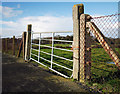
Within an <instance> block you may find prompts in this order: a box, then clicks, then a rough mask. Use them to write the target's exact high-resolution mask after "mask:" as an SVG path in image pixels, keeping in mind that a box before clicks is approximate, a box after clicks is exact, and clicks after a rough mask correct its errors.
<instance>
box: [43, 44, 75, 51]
mask: <svg viewBox="0 0 120 94" xmlns="http://www.w3.org/2000/svg"><path fill="white" fill-rule="evenodd" d="M41 46H43V47H47V48H52V47H51V46H47V45H41ZM53 48H54V49H58V50H63V51H69V52H73V50H68V49H62V48H56V47H53Z"/></svg>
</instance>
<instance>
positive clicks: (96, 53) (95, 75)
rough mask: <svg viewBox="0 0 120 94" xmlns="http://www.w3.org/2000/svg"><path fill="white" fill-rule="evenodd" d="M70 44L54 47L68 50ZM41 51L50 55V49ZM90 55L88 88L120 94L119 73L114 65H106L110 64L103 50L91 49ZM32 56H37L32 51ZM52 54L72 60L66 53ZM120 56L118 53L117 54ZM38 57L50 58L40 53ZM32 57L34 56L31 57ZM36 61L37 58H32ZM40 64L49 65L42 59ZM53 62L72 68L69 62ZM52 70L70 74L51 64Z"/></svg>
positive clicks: (55, 52) (43, 48) (71, 55)
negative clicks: (119, 93) (118, 93)
mask: <svg viewBox="0 0 120 94" xmlns="http://www.w3.org/2000/svg"><path fill="white" fill-rule="evenodd" d="M47 45H48V46H51V45H50V44H47ZM69 45H70V44H55V45H54V46H55V47H56V46H58V47H63V48H64V49H70V48H66V47H68V46H69ZM119 50H120V49H118V48H116V51H118V52H119ZM41 51H44V52H47V53H51V49H48V48H45V47H41ZM91 52H92V54H91V61H92V64H91V78H92V79H91V81H87V82H86V84H87V85H88V86H95V87H96V88H98V89H101V90H102V91H103V92H120V90H119V88H120V76H119V75H120V71H119V70H118V68H117V67H116V66H115V65H114V64H108V63H107V62H112V60H111V58H110V57H109V55H108V54H107V53H106V52H105V50H104V49H103V48H93V49H92V51H91ZM32 53H34V54H38V52H36V51H32ZM54 54H55V55H58V56H61V57H65V58H68V59H71V60H72V59H73V53H72V52H67V51H61V50H56V49H54ZM119 54H120V52H119ZM40 56H42V57H44V58H46V59H48V60H51V56H49V55H46V54H43V53H41V54H40ZM33 57H34V56H33ZM34 58H36V59H37V57H34ZM40 62H42V63H44V64H45V65H47V66H49V67H50V63H49V62H46V61H44V60H42V59H40ZM53 62H55V63H57V64H60V65H63V66H66V67H68V68H71V69H72V67H73V63H72V62H70V61H66V60H62V59H59V58H56V57H54V58H53ZM53 69H55V70H57V71H59V72H61V73H63V74H65V75H68V76H70V75H71V74H72V72H70V71H68V70H66V69H63V68H61V67H58V66H56V65H54V64H53Z"/></svg>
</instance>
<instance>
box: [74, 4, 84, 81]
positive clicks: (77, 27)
mask: <svg viewBox="0 0 120 94" xmlns="http://www.w3.org/2000/svg"><path fill="white" fill-rule="evenodd" d="M83 13H84V6H83V4H77V5H74V6H73V79H76V80H79V60H80V55H79V48H80V41H79V39H80V25H79V24H80V20H79V19H80V15H81V14H83Z"/></svg>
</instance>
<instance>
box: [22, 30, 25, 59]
mask: <svg viewBox="0 0 120 94" xmlns="http://www.w3.org/2000/svg"><path fill="white" fill-rule="evenodd" d="M22 40H23V59H25V43H26V32H23V34H22Z"/></svg>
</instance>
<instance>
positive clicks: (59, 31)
mask: <svg viewBox="0 0 120 94" xmlns="http://www.w3.org/2000/svg"><path fill="white" fill-rule="evenodd" d="M72 32H73V31H51V32H32V33H33V34H40V33H72Z"/></svg>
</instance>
